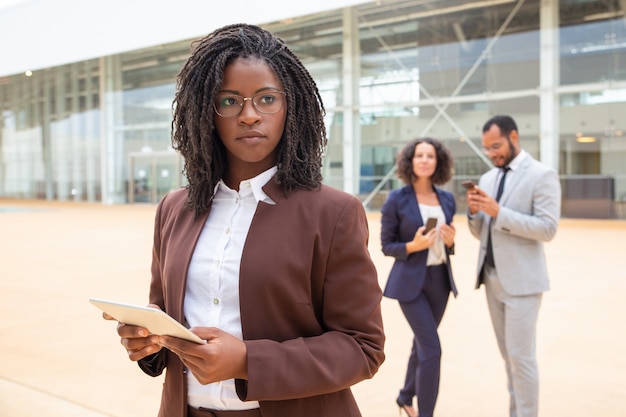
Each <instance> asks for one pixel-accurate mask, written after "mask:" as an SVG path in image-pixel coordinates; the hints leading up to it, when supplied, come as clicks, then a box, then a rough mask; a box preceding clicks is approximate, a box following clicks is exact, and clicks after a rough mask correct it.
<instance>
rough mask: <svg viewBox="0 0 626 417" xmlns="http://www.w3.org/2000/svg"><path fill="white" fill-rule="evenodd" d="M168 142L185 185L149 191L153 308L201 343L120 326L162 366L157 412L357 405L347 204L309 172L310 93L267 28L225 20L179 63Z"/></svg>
mask: <svg viewBox="0 0 626 417" xmlns="http://www.w3.org/2000/svg"><path fill="white" fill-rule="evenodd" d="M173 107H174V120H173V133H172V144H173V147H174V149H176V150H177V151H178V152H180V153H181V155H182V156H183V157H184V160H185V165H184V172H185V174H186V176H187V179H188V185H187V186H186V187H185V188H184V189H180V190H177V191H173V192H171V193H170V194H168V195H167V196H166V197H164V198H163V200H162V201H161V202H160V203H159V205H158V208H157V212H156V218H155V228H154V247H153V260H152V281H151V284H150V303H151V306H153V307H157V308H160V309H162V310H163V311H165V312H167V313H168V314H169V315H171V316H172V317H174V318H175V319H176V320H178V321H179V322H181V323H184V324H185V325H186V326H187V327H190V328H191V330H192V331H193V332H194V333H195V334H197V335H198V336H199V337H200V338H202V339H204V340H206V341H207V343H206V344H197V343H194V342H190V341H187V340H183V339H179V338H176V337H170V336H157V335H151V334H149V332H148V330H147V329H145V328H142V327H137V326H130V325H124V324H120V325H119V326H118V334H119V335H120V336H121V338H122V344H123V345H124V347H125V348H126V350H127V351H128V355H129V358H130V359H131V360H134V361H138V362H139V366H140V367H141V369H143V370H144V371H145V372H146V373H147V374H149V375H153V376H156V375H160V374H161V373H162V372H163V371H164V370H165V369H167V372H166V375H165V382H164V387H163V395H162V399H161V408H160V412H159V416H161V417H183V416H187V415H188V416H191V417H196V416H224V415H228V416H248V417H260V416H263V417H284V416H289V417H298V416H302V417H305V416H306V417H310V416H326V417H347V416H360V415H361V414H360V412H359V409H358V406H357V404H356V402H355V400H354V398H353V396H352V393H351V390H350V386H352V385H354V384H355V383H357V382H359V381H361V380H363V379H367V378H371V377H372V376H373V375H374V374H375V373H376V372H377V370H378V368H379V366H380V365H381V363H382V362H383V360H384V353H383V346H384V340H385V337H384V333H383V324H382V318H381V309H380V301H381V297H382V294H381V290H380V287H379V285H378V280H377V274H376V269H375V267H374V265H373V263H372V261H371V259H370V256H369V252H368V248H367V241H368V227H367V219H366V216H365V212H364V209H363V207H362V205H361V203H360V201H359V200H358V199H357V198H356V197H354V196H352V195H349V194H347V193H344V192H342V191H338V190H335V189H332V188H330V187H328V186H325V185H323V184H322V174H321V166H322V156H323V152H324V150H325V147H326V143H327V137H326V131H325V128H324V120H323V116H324V107H323V104H322V102H321V97H320V94H319V92H318V90H317V87H316V85H315V83H314V81H313V79H312V78H311V76H310V74H309V73H308V72H307V70H306V69H305V68H304V66H303V65H302V63H301V62H300V61H299V59H298V58H297V57H296V56H295V55H294V54H293V53H292V52H291V51H290V50H289V49H288V48H287V46H286V45H285V43H284V42H283V41H282V40H281V39H279V38H277V37H276V36H274V35H272V34H271V33H269V32H267V31H265V30H263V29H261V28H259V27H256V26H251V25H246V24H238V25H230V26H226V27H223V28H221V29H218V30H216V31H215V32H213V33H211V34H210V35H208V36H207V37H206V38H204V39H202V40H201V41H200V42H199V43H198V44H197V45H196V47H195V49H194V51H193V53H192V56H191V57H190V59H189V60H188V61H187V63H186V64H185V66H184V68H183V69H182V71H181V72H180V74H179V76H178V80H177V93H176V97H175V100H174V106H173Z"/></svg>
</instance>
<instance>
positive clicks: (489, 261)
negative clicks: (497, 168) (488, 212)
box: [485, 167, 511, 267]
mask: <svg viewBox="0 0 626 417" xmlns="http://www.w3.org/2000/svg"><path fill="white" fill-rule="evenodd" d="M510 170H511V168H509V167H504V168H502V178H500V183H499V184H498V192H497V193H496V201H500V197H502V192H503V191H504V179H505V178H506V174H507V172H509V171H510ZM491 220H493V219H491ZM491 220H490V221H489V234H488V235H487V254H486V255H485V264H487V265H489V266H492V267H493V266H495V263H494V261H493V247H492V246H491Z"/></svg>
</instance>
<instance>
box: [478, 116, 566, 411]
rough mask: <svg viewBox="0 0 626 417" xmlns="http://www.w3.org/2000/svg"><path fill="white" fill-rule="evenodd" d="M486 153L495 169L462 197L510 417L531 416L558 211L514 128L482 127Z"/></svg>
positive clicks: (543, 174) (548, 174) (544, 173)
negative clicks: (548, 250) (548, 251)
mask: <svg viewBox="0 0 626 417" xmlns="http://www.w3.org/2000/svg"><path fill="white" fill-rule="evenodd" d="M482 145H483V150H484V152H485V153H486V154H487V155H488V157H489V159H490V160H491V162H493V164H494V165H495V168H493V169H491V170H490V171H488V172H486V173H485V174H484V175H483V176H482V177H481V178H480V181H479V183H478V186H477V187H474V188H471V189H469V190H468V191H467V195H466V198H467V205H468V224H469V228H470V231H471V233H472V234H473V235H474V236H475V237H476V238H478V239H480V252H479V256H478V269H477V273H478V279H477V282H476V288H479V287H480V285H481V284H485V293H486V298H487V305H488V307H489V314H490V316H491V322H492V324H493V329H494V332H495V335H496V339H497V341H498V347H499V348H500V353H501V354H502V357H503V359H504V363H505V367H506V373H507V380H508V390H509V394H510V411H509V415H510V417H536V416H537V413H538V403H539V373H538V370H537V360H536V356H535V350H536V349H535V341H536V327H537V316H538V314H539V306H540V305H541V298H542V294H543V292H544V291H546V290H548V289H549V286H550V285H549V281H548V271H547V267H546V259H545V254H544V247H543V242H547V241H550V240H551V239H552V238H553V237H554V235H555V234H556V230H557V226H558V223H559V216H560V212H561V186H560V183H559V178H558V175H557V173H556V172H555V171H554V170H553V169H550V168H548V167H546V166H544V165H542V164H541V163H540V162H538V161H536V160H535V159H534V158H533V157H532V156H530V154H528V153H527V152H525V151H524V150H522V149H521V147H520V144H519V136H518V130H517V125H516V124H515V121H514V120H513V119H512V118H511V117H509V116H494V117H493V118H491V119H489V121H487V123H485V125H484V127H483V136H482Z"/></svg>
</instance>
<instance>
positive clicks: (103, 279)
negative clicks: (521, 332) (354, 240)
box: [0, 200, 626, 417]
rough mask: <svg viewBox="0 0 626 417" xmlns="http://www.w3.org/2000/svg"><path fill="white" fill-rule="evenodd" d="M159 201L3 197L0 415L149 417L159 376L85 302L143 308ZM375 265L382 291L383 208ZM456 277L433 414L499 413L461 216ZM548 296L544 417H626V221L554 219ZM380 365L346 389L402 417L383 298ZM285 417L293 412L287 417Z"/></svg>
mask: <svg viewBox="0 0 626 417" xmlns="http://www.w3.org/2000/svg"><path fill="white" fill-rule="evenodd" d="M154 208H155V207H154V206H151V205H146V206H142V205H140V206H122V205H121V206H103V205H100V204H87V203H56V202H52V203H51V202H40V201H23V200H0V317H1V320H0V358H1V359H0V417H35V416H43V415H45V416H46V417H73V416H80V417H105V416H107V417H144V416H146V417H150V416H155V415H156V410H157V408H158V404H159V396H160V386H161V382H162V380H161V378H150V377H148V376H145V375H144V374H143V373H142V372H141V371H140V370H139V369H138V368H137V366H136V365H135V364H134V363H132V362H130V361H129V360H128V359H127V357H126V354H125V352H124V350H123V349H122V347H121V346H119V342H118V339H117V337H116V334H115V331H114V324H113V323H111V322H106V321H104V320H102V319H101V318H100V313H99V311H98V310H97V309H95V308H94V307H93V306H91V305H90V304H89V303H88V301H87V300H88V298H89V297H102V298H113V299H118V300H122V301H128V302H133V303H145V302H146V298H147V290H148V288H147V287H148V282H149V263H150V251H151V236H152V221H153V215H154ZM369 218H370V229H371V240H370V248H371V253H372V257H373V258H374V261H375V263H376V265H377V267H378V270H379V275H380V278H379V279H380V283H381V286H382V285H384V283H385V279H386V275H387V272H388V271H389V268H390V266H391V263H392V261H391V259H390V258H385V257H384V256H383V255H382V254H381V252H380V243H379V223H380V218H379V215H378V213H369ZM455 223H456V226H457V240H456V249H457V254H456V255H455V256H454V258H453V269H454V273H455V279H456V281H457V286H458V287H459V291H460V295H459V297H458V298H457V299H452V300H451V301H450V303H449V305H448V310H447V312H446V315H445V317H444V320H443V323H442V325H441V330H440V335H441V339H442V343H443V361H442V381H441V390H440V396H439V401H438V403H437V409H436V415H437V417H503V416H506V415H507V407H508V406H507V392H506V386H505V375H504V368H503V365H502V361H501V359H500V357H499V354H498V351H497V347H496V342H495V339H494V337H493V333H492V330H491V325H490V322H489V317H488V313H487V310H486V305H485V300H484V293H483V290H482V289H481V290H478V291H477V290H474V289H473V283H474V270H475V258H476V255H477V245H478V242H477V241H476V240H475V239H474V238H473V237H472V236H471V235H470V234H469V231H468V230H467V225H466V223H465V219H464V218H463V216H458V217H457V218H456V219H455ZM546 250H547V254H548V258H549V259H548V264H549V268H550V274H551V280H552V290H551V291H549V292H547V293H546V294H545V296H544V299H543V305H542V309H541V312H540V318H539V338H538V356H539V362H540V363H539V366H540V374H541V399H540V407H539V408H540V415H541V416H545V417H589V416H593V417H596V416H602V417H623V416H626V395H625V394H624V393H626V355H625V354H624V352H626V304H625V303H624V296H625V294H626V222H624V221H607V220H573V219H564V220H562V221H561V225H560V229H559V232H558V233H557V237H556V238H555V239H554V241H552V242H551V243H549V244H548V245H547V247H546ZM383 314H384V319H385V326H386V333H387V344H386V348H385V351H386V354H387V359H386V361H385V363H384V364H383V366H382V367H381V369H380V370H379V372H378V374H377V375H376V376H375V377H374V378H373V379H372V380H369V381H364V382H362V383H360V384H358V385H356V386H355V387H354V392H355V395H356V397H357V401H358V402H359V404H360V406H361V409H362V412H363V415H364V417H392V416H396V415H398V409H397V407H395V405H394V399H395V396H396V394H397V390H398V388H399V386H400V384H401V383H402V381H403V378H404V367H405V361H406V357H407V355H408V351H409V348H410V340H411V336H410V334H409V329H408V326H407V325H406V323H405V321H404V318H403V317H402V315H401V313H400V310H399V308H398V306H397V304H396V303H395V302H394V301H392V300H387V299H385V300H383ZM285 417H288V416H285Z"/></svg>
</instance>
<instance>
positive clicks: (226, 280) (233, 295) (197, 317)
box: [184, 167, 277, 410]
mask: <svg viewBox="0 0 626 417" xmlns="http://www.w3.org/2000/svg"><path fill="white" fill-rule="evenodd" d="M276 171H277V168H276V167H273V168H271V169H269V170H267V171H265V172H263V173H261V174H259V175H258V176H256V177H254V178H252V179H250V180H246V181H242V182H241V184H240V185H239V191H238V192H237V191H235V190H232V189H230V188H228V186H226V184H225V183H224V182H223V181H220V182H219V183H218V184H217V186H216V190H215V197H214V199H213V204H212V206H211V213H210V214H209V217H208V218H207V221H206V223H205V225H204V228H203V229H202V232H201V233H200V237H199V238H198V243H197V244H196V247H195V250H194V253H193V256H192V258H191V262H190V264H189V271H188V275H187V288H186V293H185V303H184V313H185V320H186V321H187V324H188V325H189V326H190V327H196V326H203V327H218V328H220V329H221V330H223V331H225V332H228V333H230V334H232V335H234V336H235V337H238V338H239V339H242V338H243V336H242V330H241V317H240V315H239V265H240V262H241V255H242V251H243V245H244V243H245V241H246V237H247V235H248V230H249V229H250V223H251V222H252V217H253V216H254V213H255V211H256V208H257V204H258V203H259V201H263V202H266V203H269V204H275V202H274V201H273V200H272V199H270V198H269V197H268V196H267V195H266V194H265V192H263V189H262V187H263V186H264V185H265V184H266V183H267V182H268V181H269V180H270V179H271V178H272V177H273V176H274V174H275V173H276ZM187 387H188V392H187V402H188V404H189V405H191V406H192V407H196V408H198V407H204V408H212V409H215V410H245V409H251V408H258V407H259V404H258V402H255V401H246V402H243V401H241V400H239V398H238V397H237V393H236V391H235V381H234V380H233V379H230V380H227V381H222V382H218V383H214V384H208V385H202V384H200V382H198V380H197V379H196V378H195V377H194V376H193V374H192V373H191V372H188V373H187Z"/></svg>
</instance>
